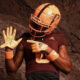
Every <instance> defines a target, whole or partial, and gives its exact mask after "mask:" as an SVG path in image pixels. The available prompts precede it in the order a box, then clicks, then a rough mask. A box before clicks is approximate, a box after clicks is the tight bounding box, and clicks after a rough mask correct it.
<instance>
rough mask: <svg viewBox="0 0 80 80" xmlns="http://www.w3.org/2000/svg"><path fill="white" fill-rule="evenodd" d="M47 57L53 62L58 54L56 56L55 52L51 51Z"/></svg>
mask: <svg viewBox="0 0 80 80" xmlns="http://www.w3.org/2000/svg"><path fill="white" fill-rule="evenodd" d="M48 56H50V57H51V58H52V60H53V61H54V60H56V59H57V58H58V57H59V54H58V53H57V52H56V51H54V50H52V51H51V52H50V53H49V55H48Z"/></svg>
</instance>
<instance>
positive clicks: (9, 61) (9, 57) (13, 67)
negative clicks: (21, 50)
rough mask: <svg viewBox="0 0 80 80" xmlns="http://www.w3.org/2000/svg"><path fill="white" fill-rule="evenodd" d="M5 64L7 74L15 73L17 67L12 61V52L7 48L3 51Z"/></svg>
mask: <svg viewBox="0 0 80 80" xmlns="http://www.w3.org/2000/svg"><path fill="white" fill-rule="evenodd" d="M5 64H6V69H7V71H8V72H9V71H10V72H16V70H17V67H16V65H15V63H14V60H13V50H11V49H9V48H6V49H5Z"/></svg>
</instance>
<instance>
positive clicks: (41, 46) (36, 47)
mask: <svg viewBox="0 0 80 80" xmlns="http://www.w3.org/2000/svg"><path fill="white" fill-rule="evenodd" d="M27 42H28V43H32V45H31V47H32V52H40V51H46V50H47V48H48V45H47V44H45V43H42V42H39V41H34V40H27Z"/></svg>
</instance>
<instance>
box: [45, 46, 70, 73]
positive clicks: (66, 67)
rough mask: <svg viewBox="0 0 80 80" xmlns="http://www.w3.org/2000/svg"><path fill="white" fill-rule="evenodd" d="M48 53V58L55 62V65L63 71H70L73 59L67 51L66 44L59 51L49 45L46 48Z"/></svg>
mask: <svg viewBox="0 0 80 80" xmlns="http://www.w3.org/2000/svg"><path fill="white" fill-rule="evenodd" d="M46 52H47V53H48V55H46V56H47V58H48V59H49V60H50V61H52V62H54V63H55V65H56V66H57V67H58V68H60V69H61V70H63V71H66V72H70V71H71V61H70V58H69V55H68V53H67V49H66V46H65V45H61V46H60V48H59V53H57V52H56V51H55V50H53V49H51V48H50V47H48V49H47V50H46Z"/></svg>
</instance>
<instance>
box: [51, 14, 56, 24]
mask: <svg viewBox="0 0 80 80" xmlns="http://www.w3.org/2000/svg"><path fill="white" fill-rule="evenodd" d="M56 17H57V14H56V15H55V16H54V17H53V19H52V21H51V23H50V25H51V24H52V23H53V22H54V20H55V18H56Z"/></svg>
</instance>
